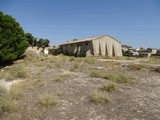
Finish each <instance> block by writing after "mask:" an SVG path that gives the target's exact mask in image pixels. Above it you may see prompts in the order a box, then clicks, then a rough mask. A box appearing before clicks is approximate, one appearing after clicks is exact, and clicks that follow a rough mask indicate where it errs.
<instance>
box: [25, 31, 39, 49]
mask: <svg viewBox="0 0 160 120" xmlns="http://www.w3.org/2000/svg"><path fill="white" fill-rule="evenodd" d="M25 39H26V40H27V41H28V43H29V45H30V46H36V44H37V38H34V36H33V35H32V34H31V33H26V34H25Z"/></svg>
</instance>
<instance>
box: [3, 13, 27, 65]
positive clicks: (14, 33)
mask: <svg viewBox="0 0 160 120" xmlns="http://www.w3.org/2000/svg"><path fill="white" fill-rule="evenodd" d="M28 46H29V44H28V42H27V41H26V40H25V34H24V31H23V29H22V28H21V27H20V25H19V23H18V22H16V20H15V19H14V18H13V17H12V16H9V15H6V14H4V13H2V12H0V62H6V61H11V60H15V59H16V58H18V57H20V56H21V55H22V54H23V53H24V52H25V50H26V48H27V47H28Z"/></svg>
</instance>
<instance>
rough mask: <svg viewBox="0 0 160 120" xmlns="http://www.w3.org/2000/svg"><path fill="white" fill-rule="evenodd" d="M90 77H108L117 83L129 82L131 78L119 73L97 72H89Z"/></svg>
mask: <svg viewBox="0 0 160 120" xmlns="http://www.w3.org/2000/svg"><path fill="white" fill-rule="evenodd" d="M90 76H91V77H95V78H104V79H109V80H112V81H114V82H117V83H130V82H131V80H132V79H133V78H131V77H128V76H127V75H124V74H121V73H99V72H91V73H90Z"/></svg>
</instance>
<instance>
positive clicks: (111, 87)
mask: <svg viewBox="0 0 160 120" xmlns="http://www.w3.org/2000/svg"><path fill="white" fill-rule="evenodd" d="M100 89H101V90H103V91H108V92H112V91H115V90H116V89H117V87H116V85H115V84H114V83H105V84H104V85H103V86H102V87H101V88H100Z"/></svg>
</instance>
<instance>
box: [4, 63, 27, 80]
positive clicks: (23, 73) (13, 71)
mask: <svg viewBox="0 0 160 120" xmlns="http://www.w3.org/2000/svg"><path fill="white" fill-rule="evenodd" d="M28 76H29V74H28V71H27V69H26V68H25V67H24V66H22V65H16V66H12V67H11V68H9V70H7V71H6V73H5V75H4V78H5V80H15V79H19V78H21V79H24V78H27V77H28Z"/></svg>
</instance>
